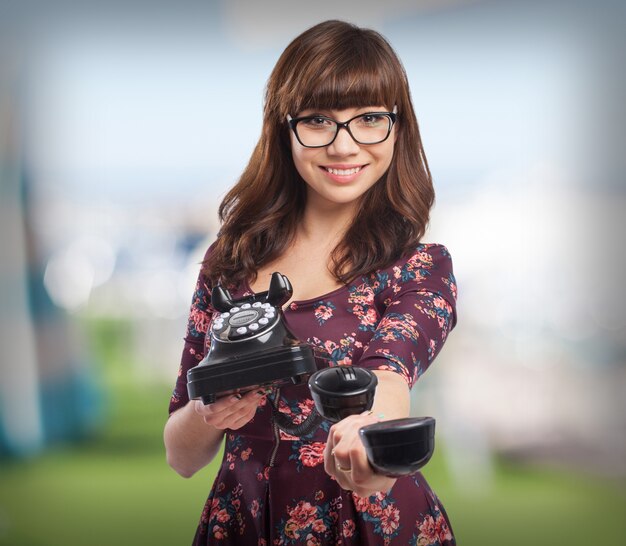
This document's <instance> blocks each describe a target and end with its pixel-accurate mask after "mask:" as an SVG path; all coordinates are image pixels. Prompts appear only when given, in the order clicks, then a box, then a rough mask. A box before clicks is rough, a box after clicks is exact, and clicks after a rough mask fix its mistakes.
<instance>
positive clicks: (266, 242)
mask: <svg viewBox="0 0 626 546" xmlns="http://www.w3.org/2000/svg"><path fill="white" fill-rule="evenodd" d="M373 105H380V106H383V105H384V106H386V107H387V108H388V109H389V110H392V109H393V107H394V106H395V107H397V116H398V117H397V123H396V126H395V127H396V142H395V146H394V154H393V158H392V161H391V165H390V167H389V169H388V170H387V172H386V173H385V174H384V175H383V176H382V177H381V179H380V180H379V181H378V182H377V183H376V184H374V185H373V186H372V187H371V188H370V189H369V190H368V191H367V192H366V193H365V194H364V195H362V196H361V198H360V199H361V202H360V206H359V207H358V212H357V214H356V216H355V218H354V219H353V221H352V224H351V225H350V226H349V228H348V230H347V231H346V233H345V236H344V238H343V239H342V240H341V241H340V242H339V243H338V245H337V246H336V247H335V248H334V250H333V252H332V254H331V262H332V267H331V272H332V273H333V275H334V276H335V277H336V278H337V279H338V280H339V281H341V282H342V283H348V282H349V281H351V280H352V279H354V278H356V277H358V276H360V275H367V274H371V273H372V272H374V271H375V270H377V269H381V268H384V267H386V266H388V265H389V264H390V263H391V262H393V261H395V260H397V259H398V258H399V257H400V256H402V255H403V254H405V253H407V252H409V251H410V250H411V249H412V248H413V247H414V246H415V245H416V244H417V243H418V242H419V240H420V239H421V237H422V236H423V235H424V232H425V230H426V226H427V225H428V221H429V214H430V209H431V207H432V205H433V203H434V190H433V185H432V177H431V174H430V169H429V168H428V162H427V160H426V156H425V154H424V149H423V146H422V142H421V137H420V133H419V128H418V124H417V120H416V118H415V112H414V110H413V105H412V103H411V97H410V91H409V85H408V80H407V77H406V73H405V71H404V68H403V66H402V63H401V62H400V60H399V59H398V57H397V55H396V54H395V52H394V50H393V49H392V47H391V46H390V45H389V43H388V42H387V41H386V40H385V38H383V37H382V36H381V35H380V34H379V33H378V32H375V31H373V30H370V29H363V28H359V27H357V26H355V25H352V24H350V23H346V22H343V21H325V22H323V23H319V24H318V25H315V26H314V27H312V28H310V29H308V30H306V31H305V32H303V33H302V34H300V35H299V36H298V37H297V38H295V39H294V40H293V41H292V42H291V43H290V44H289V45H288V46H287V48H286V49H285V51H284V52H283V54H282V55H281V56H280V58H279V59H278V62H277V63H276V66H275V67H274V70H273V71H272V73H271V75H270V77H269V80H268V82H267V87H266V92H265V103H264V109H263V127H262V133H261V137H260V139H259V141H258V143H257V145H256V147H255V148H254V151H253V153H252V156H251V158H250V161H249V163H248V165H247V167H246V168H245V170H244V171H243V174H242V175H241V177H240V179H239V181H238V182H237V184H236V185H235V186H234V187H233V188H232V189H231V190H230V191H229V192H228V193H227V194H226V196H225V197H224V199H223V201H222V203H221V205H220V207H219V218H220V221H221V229H220V231H219V233H218V238H217V241H216V243H215V244H214V246H213V247H212V250H211V252H210V253H209V255H208V256H207V259H206V261H205V263H204V266H205V267H204V269H205V272H206V274H207V275H208V277H209V278H210V279H211V281H212V282H222V283H224V284H226V285H231V286H232V285H236V284H238V283H239V282H241V281H244V280H247V281H248V282H253V281H254V280H255V279H256V275H257V268H258V267H260V266H262V265H264V264H266V263H269V262H271V261H272V260H274V259H276V258H277V257H278V256H280V255H281V254H282V253H283V252H284V251H285V250H286V249H287V248H288V247H289V245H290V244H291V242H292V241H293V238H294V236H295V234H296V228H297V226H298V222H299V221H300V220H301V218H302V215H303V211H304V207H305V205H306V183H305V182H304V180H303V179H302V178H301V176H300V175H299V173H298V171H297V170H296V168H295V166H294V163H293V160H292V156H291V144H290V139H289V127H288V124H287V115H288V114H291V115H292V116H294V115H297V113H298V112H300V111H302V110H305V109H334V110H342V109H346V108H355V107H363V106H373Z"/></svg>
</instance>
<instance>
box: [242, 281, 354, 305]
mask: <svg viewBox="0 0 626 546" xmlns="http://www.w3.org/2000/svg"><path fill="white" fill-rule="evenodd" d="M243 287H244V289H245V290H246V291H247V292H250V293H251V294H252V295H254V296H256V292H255V291H254V290H252V288H251V287H250V283H249V282H248V281H247V280H245V281H244V286H243ZM349 287H350V285H349V284H344V285H342V286H338V287H337V288H335V289H334V290H331V291H330V292H326V293H325V294H322V295H321V296H316V297H314V298H309V299H306V300H291V301H290V302H289V303H288V304H287V307H285V309H289V308H290V307H291V306H292V305H294V304H295V305H296V306H298V307H301V306H303V305H311V304H312V303H316V302H318V301H321V300H324V299H327V298H332V297H334V296H336V295H337V294H340V293H341V292H343V291H344V290H347V289H348V288H349Z"/></svg>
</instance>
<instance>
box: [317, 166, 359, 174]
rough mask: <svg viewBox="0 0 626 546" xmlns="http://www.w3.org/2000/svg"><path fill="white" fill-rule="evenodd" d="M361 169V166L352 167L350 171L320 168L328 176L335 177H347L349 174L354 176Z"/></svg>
mask: <svg viewBox="0 0 626 546" xmlns="http://www.w3.org/2000/svg"><path fill="white" fill-rule="evenodd" d="M362 168H363V166H361V167H352V168H351V169H331V168H330V167H322V169H324V170H325V171H326V172H329V173H330V174H334V175H336V176H349V175H351V174H356V173H358V172H359V171H360V170H361V169H362Z"/></svg>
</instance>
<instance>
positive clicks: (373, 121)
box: [348, 114, 391, 144]
mask: <svg viewBox="0 0 626 546" xmlns="http://www.w3.org/2000/svg"><path fill="white" fill-rule="evenodd" d="M348 127H350V132H351V133H352V136H353V137H354V140H356V141H357V142H359V143H360V144H377V143H378V142H382V141H383V140H385V139H386V138H387V136H388V135H389V131H390V130H391V118H390V117H389V116H387V115H385V114H363V115H362V116H359V117H356V118H354V119H353V120H352V121H351V122H350V124H349V125H348Z"/></svg>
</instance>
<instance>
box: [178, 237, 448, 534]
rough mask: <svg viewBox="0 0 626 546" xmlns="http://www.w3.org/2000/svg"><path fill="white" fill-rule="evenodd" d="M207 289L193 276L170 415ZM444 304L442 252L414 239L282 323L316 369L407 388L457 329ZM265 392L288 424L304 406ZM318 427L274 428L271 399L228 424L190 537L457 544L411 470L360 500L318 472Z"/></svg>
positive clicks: (197, 341)
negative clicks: (397, 378)
mask: <svg viewBox="0 0 626 546" xmlns="http://www.w3.org/2000/svg"><path fill="white" fill-rule="evenodd" d="M209 251H210V250H209ZM210 293H211V287H210V285H209V283H208V281H207V278H206V277H205V276H204V275H203V274H202V273H201V274H200V276H199V279H198V283H197V286H196V290H195V293H194V297H193V302H192V306H191V312H190V315H189V323H188V328H187V334H186V337H185V346H184V351H183V357H182V363H181V367H180V371H179V375H178V380H177V382H176V387H175V389H174V393H173V395H172V399H171V402H170V408H169V409H170V413H171V412H173V411H176V410H177V409H179V408H181V407H183V406H184V405H185V404H186V403H187V402H188V400H189V399H188V396H187V386H186V377H187V371H188V370H189V369H190V368H192V367H193V366H195V365H197V364H198V363H199V362H200V360H202V358H203V357H204V355H205V354H206V352H207V350H208V344H209V336H206V332H207V330H208V328H209V326H210V323H211V320H212V318H213V316H214V315H216V316H217V314H218V313H217V312H216V311H214V310H213V309H212V308H211V304H210V299H211V298H210ZM231 293H232V295H233V297H235V298H239V297H243V296H244V295H251V294H252V292H251V290H250V288H249V287H248V286H247V285H245V284H244V285H243V286H241V287H239V288H237V289H236V290H234V291H231ZM455 303H456V282H455V279H454V275H453V272H452V261H451V259H450V255H449V254H448V251H447V249H446V248H445V247H444V246H441V245H436V244H420V245H418V246H417V247H416V248H415V249H414V251H413V252H412V253H411V254H410V255H409V256H408V257H407V256H405V257H404V258H402V259H400V260H398V261H397V262H396V263H394V264H392V265H391V266H389V267H388V268H386V269H383V270H379V271H377V272H375V273H374V274H372V275H369V276H364V277H361V278H358V279H357V280H356V281H355V282H353V283H351V284H349V285H346V286H343V287H340V288H338V289H337V290H334V291H333V292H331V293H329V294H325V295H323V296H321V297H319V298H315V299H311V300H307V301H294V302H292V303H291V304H290V305H289V306H288V307H287V309H285V321H286V322H287V324H288V327H289V328H290V329H291V331H292V332H293V333H294V334H295V335H296V336H297V337H298V338H299V339H301V340H303V341H307V342H308V343H309V344H310V345H312V346H313V348H314V351H315V353H316V357H319V359H318V362H319V363H320V364H318V365H320V366H321V365H323V366H327V365H330V366H347V365H354V366H362V367H365V368H368V369H370V370H392V371H394V372H397V373H399V374H400V375H402V376H403V377H404V378H405V379H406V381H407V383H408V384H409V386H413V384H414V383H415V381H416V380H417V379H418V378H419V377H420V375H421V374H422V373H424V371H426V369H427V368H428V366H429V365H430V363H431V362H432V361H433V359H434V358H435V356H436V355H437V353H438V352H439V350H440V349H441V347H442V345H443V343H444V342H445V340H446V337H447V335H448V333H449V332H450V330H452V328H453V327H454V325H455V324H456V311H455ZM321 363H323V364H321ZM268 396H270V397H273V398H274V401H275V403H276V405H277V406H278V408H279V410H280V411H281V412H283V413H285V414H287V415H289V417H290V418H291V420H292V421H293V422H294V423H299V422H301V421H302V420H303V419H305V418H306V416H307V415H309V414H310V412H311V410H312V408H313V406H314V405H313V401H312V400H311V397H310V393H309V390H308V387H307V386H306V385H289V386H286V387H281V388H279V389H278V388H276V389H274V391H273V392H272V393H271V394H269V395H268ZM329 428H330V424H329V423H327V422H324V423H323V424H322V425H321V426H320V427H319V428H318V429H317V430H315V431H314V432H312V433H311V434H309V435H308V436H304V437H301V438H297V437H293V436H289V435H287V434H285V433H284V432H282V431H281V430H280V429H279V428H278V427H277V426H276V424H275V422H274V419H273V417H272V411H271V404H270V403H269V401H264V402H263V403H262V404H261V405H260V406H259V408H258V410H257V413H256V415H255V417H254V418H253V419H252V421H250V422H249V423H248V424H246V425H245V426H244V427H242V428H240V429H239V430H237V431H229V430H227V431H226V435H225V436H226V437H225V448H224V458H223V461H222V465H221V467H220V469H219V471H218V474H217V476H216V478H215V482H214V483H213V487H212V489H211V492H210V494H209V497H208V499H207V502H206V504H205V506H204V510H203V511H202V514H201V517H200V522H199V526H198V529H197V531H196V535H195V538H194V541H193V544H194V545H209V544H211V545H243V546H269V545H272V546H273V545H300V544H302V545H307V546H314V545H344V546H362V545H389V544H393V545H396V544H397V545H403V546H404V545H407V544H408V545H415V546H429V545H430V546H440V545H441V546H442V545H452V544H456V542H455V540H454V537H453V534H452V529H451V527H450V523H449V521H448V518H447V516H446V513H445V511H444V508H443V506H442V505H441V503H440V501H439V499H438V498H437V496H436V495H435V493H434V492H433V491H432V490H431V489H430V487H429V486H428V484H427V483H426V481H425V480H424V478H423V476H422V474H421V473H419V472H418V473H416V474H414V475H412V476H407V477H403V478H399V479H398V480H397V481H396V483H395V485H394V487H393V488H392V489H391V490H390V491H389V492H388V493H378V494H376V495H372V496H371V497H369V498H361V497H358V496H357V495H355V494H354V493H351V492H349V491H345V490H343V489H342V488H341V487H340V486H339V485H338V484H337V482H336V481H335V480H334V479H333V478H331V477H330V476H329V475H328V474H326V472H325V471H324V465H323V451H324V446H325V442H326V438H327V435H328V430H329Z"/></svg>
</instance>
